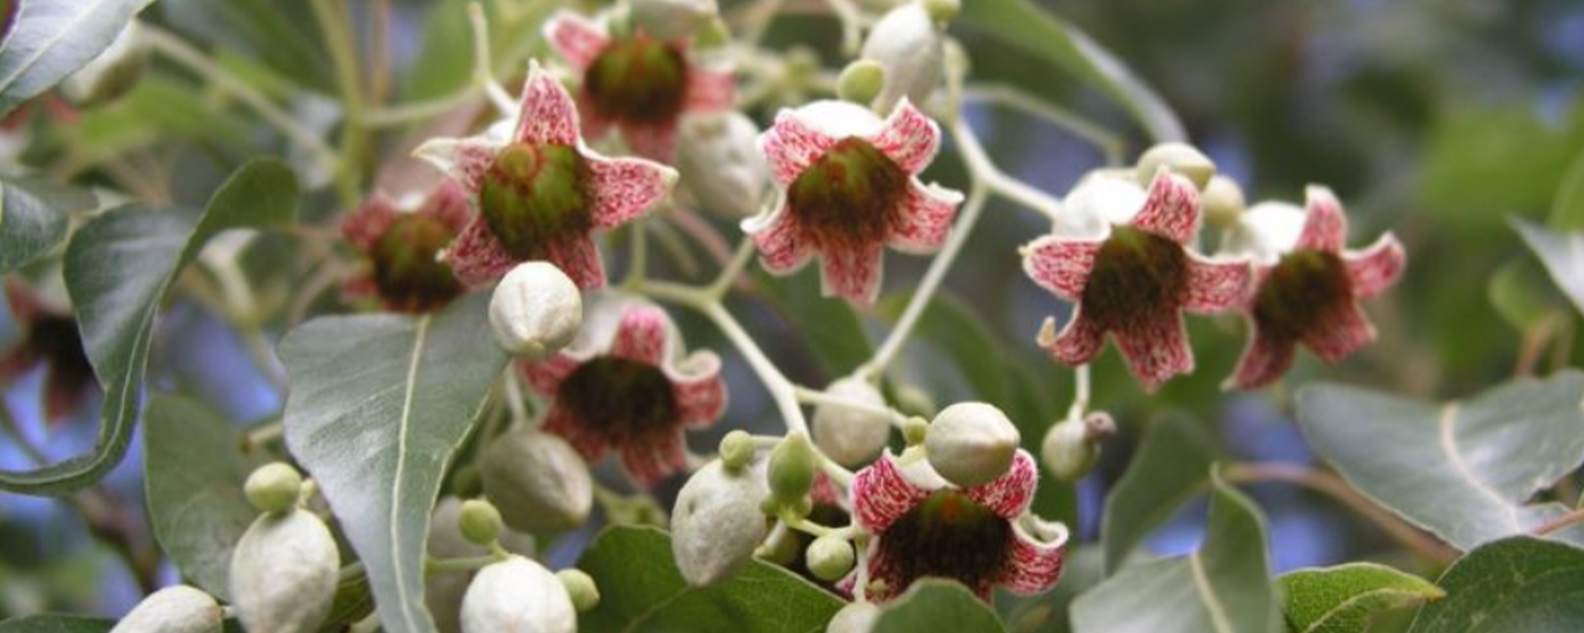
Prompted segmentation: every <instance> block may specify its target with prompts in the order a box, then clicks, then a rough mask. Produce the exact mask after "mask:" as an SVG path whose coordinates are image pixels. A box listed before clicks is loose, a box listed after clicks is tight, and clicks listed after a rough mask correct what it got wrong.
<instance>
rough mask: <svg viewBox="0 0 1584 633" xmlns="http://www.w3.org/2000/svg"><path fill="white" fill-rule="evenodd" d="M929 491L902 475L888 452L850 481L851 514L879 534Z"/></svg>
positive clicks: (929, 492) (860, 523)
mask: <svg viewBox="0 0 1584 633" xmlns="http://www.w3.org/2000/svg"><path fill="white" fill-rule="evenodd" d="M932 492H933V491H931V490H927V489H924V488H920V487H918V486H916V485H914V484H913V482H911V481H908V479H907V478H906V477H904V476H902V470H901V469H900V468H898V467H897V464H896V458H895V457H892V456H891V454H890V453H886V454H885V455H881V456H880V459H877V460H875V462H874V463H873V464H870V465H868V466H867V467H865V468H864V469H863V470H860V471H858V474H856V475H854V476H853V480H852V499H853V515H854V516H855V517H857V520H858V524H859V525H862V526H863V528H864V529H866V530H869V532H870V533H872V534H880V533H882V532H885V531H886V528H889V527H891V524H892V523H895V522H896V520H897V519H900V518H902V515H904V514H907V513H908V511H909V510H912V509H913V508H914V507H916V506H918V504H920V503H923V502H924V500H925V499H927V498H929V496H930V494H931V493H932ZM870 573H871V574H873V573H874V570H873V569H871V570H870Z"/></svg>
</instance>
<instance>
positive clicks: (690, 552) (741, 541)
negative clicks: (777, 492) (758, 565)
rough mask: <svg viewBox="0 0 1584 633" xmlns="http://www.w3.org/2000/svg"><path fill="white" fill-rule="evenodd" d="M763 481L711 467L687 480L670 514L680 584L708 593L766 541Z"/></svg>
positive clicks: (715, 465) (758, 476)
mask: <svg viewBox="0 0 1584 633" xmlns="http://www.w3.org/2000/svg"><path fill="white" fill-rule="evenodd" d="M767 494H768V491H767V490H766V488H765V483H764V477H763V475H761V474H760V473H758V472H755V471H753V470H743V471H741V472H737V473H733V472H731V471H729V470H727V469H726V468H724V467H723V466H722V465H721V463H720V461H719V460H717V461H713V462H710V463H709V464H708V465H706V466H704V468H702V469H699V471H698V472H696V473H693V476H692V477H690V478H689V479H688V482H687V484H685V485H683V486H682V491H681V492H680V493H678V494H677V500H676V507H674V508H673V509H672V511H671V553H672V554H673V555H674V556H675V557H676V564H677V568H678V569H680V570H681V571H682V578H684V579H686V580H687V583H688V584H689V585H691V586H694V587H707V586H709V585H712V584H715V583H717V582H720V581H721V580H725V579H726V578H728V577H730V576H731V575H732V574H734V573H736V572H737V570H738V569H739V568H741V567H742V565H743V564H744V563H746V562H747V561H748V559H749V558H751V557H752V556H753V554H754V549H755V548H756V547H757V546H758V545H759V542H760V541H763V540H764V538H765V517H764V515H763V514H761V513H760V512H759V502H760V501H761V500H763V499H764V498H765V496H766V495H767Z"/></svg>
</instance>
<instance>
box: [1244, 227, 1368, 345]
mask: <svg viewBox="0 0 1584 633" xmlns="http://www.w3.org/2000/svg"><path fill="white" fill-rule="evenodd" d="M1352 297H1353V283H1352V280H1350V279H1348V275H1347V265H1346V264H1344V263H1343V261H1342V258H1341V257H1338V256H1337V255H1336V253H1328V252H1325V251H1316V250H1307V249H1306V250H1300V251H1294V252H1292V253H1288V254H1286V255H1284V256H1282V258H1281V261H1280V262H1277V264H1276V267H1275V268H1273V269H1272V270H1271V272H1270V275H1269V276H1267V277H1266V278H1265V281H1264V282H1263V283H1261V284H1260V287H1259V291H1258V293H1257V294H1256V295H1255V297H1254V322H1255V323H1256V324H1257V325H1258V326H1259V328H1260V331H1261V332H1265V333H1267V334H1269V335H1271V336H1275V337H1277V338H1282V339H1287V340H1298V339H1301V338H1303V336H1304V335H1305V334H1307V333H1309V332H1310V331H1312V330H1313V329H1314V328H1315V327H1317V326H1319V325H1321V324H1322V323H1325V322H1327V321H1330V320H1332V319H1334V318H1335V317H1336V314H1337V313H1338V312H1339V311H1341V310H1346V309H1347V308H1348V306H1349V303H1350V301H1351V300H1352Z"/></svg>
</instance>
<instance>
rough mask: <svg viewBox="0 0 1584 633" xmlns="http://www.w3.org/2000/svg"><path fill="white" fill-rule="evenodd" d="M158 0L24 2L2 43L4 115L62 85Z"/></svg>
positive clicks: (1, 109)
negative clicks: (135, 17)
mask: <svg viewBox="0 0 1584 633" xmlns="http://www.w3.org/2000/svg"><path fill="white" fill-rule="evenodd" d="M153 1H154V0H72V1H70V2H61V1H58V0H45V1H42V2H41V1H39V0H31V1H26V2H21V3H19V6H18V7H17V14H16V21H15V22H14V23H13V24H12V26H11V33H10V34H9V35H7V36H6V38H5V41H4V42H0V116H3V115H5V114H6V113H8V112H10V111H11V110H12V109H14V108H16V106H17V104H19V103H22V102H23V101H27V100H28V99H31V98H33V97H35V96H38V95H39V93H42V92H44V91H45V90H48V89H49V88H50V87H51V86H54V85H55V84H57V83H60V81H61V80H62V79H65V78H66V77H68V76H70V75H71V74H72V73H73V72H76V71H77V69H79V68H82V67H83V66H84V65H85V64H87V63H88V62H89V61H91V60H93V58H94V57H97V56H98V55H99V53H101V52H104V49H105V48H107V47H109V46H110V42H113V41H115V38H116V36H117V35H119V34H120V33H121V29H122V27H125V26H126V25H127V23H128V22H131V21H132V18H133V16H136V15H137V13H138V12H139V11H142V10H143V7H146V6H148V5H149V3H151V2H153Z"/></svg>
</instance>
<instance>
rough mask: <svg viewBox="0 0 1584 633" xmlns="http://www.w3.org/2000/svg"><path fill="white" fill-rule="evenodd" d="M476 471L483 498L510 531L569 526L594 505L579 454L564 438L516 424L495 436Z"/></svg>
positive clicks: (591, 485) (553, 529)
mask: <svg viewBox="0 0 1584 633" xmlns="http://www.w3.org/2000/svg"><path fill="white" fill-rule="evenodd" d="M479 470H480V474H481V475H482V478H483V481H484V494H485V496H487V497H489V498H490V500H491V501H493V502H494V503H495V507H496V508H498V509H499V510H500V512H501V517H502V518H503V519H504V520H505V522H506V525H508V526H511V528H512V529H514V530H519V531H522V532H527V533H529V534H549V533H554V532H560V531H564V530H570V529H572V528H575V527H577V526H579V525H582V524H583V522H584V521H585V520H587V519H588V515H589V510H590V509H592V508H593V506H594V480H593V478H592V477H591V476H590V475H589V470H588V464H587V463H585V462H584V461H583V457H582V456H580V455H578V453H577V451H576V450H574V449H573V448H572V446H571V445H570V444H567V442H566V440H564V439H561V438H560V437H559V436H556V435H551V434H549V433H545V432H543V431H540V430H538V429H533V428H527V427H521V428H516V429H512V430H511V431H509V432H507V433H506V434H505V435H502V436H500V437H498V438H495V440H494V441H493V442H491V443H490V445H489V446H488V447H486V448H485V449H484V453H483V456H482V457H481V458H480V460H479Z"/></svg>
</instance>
